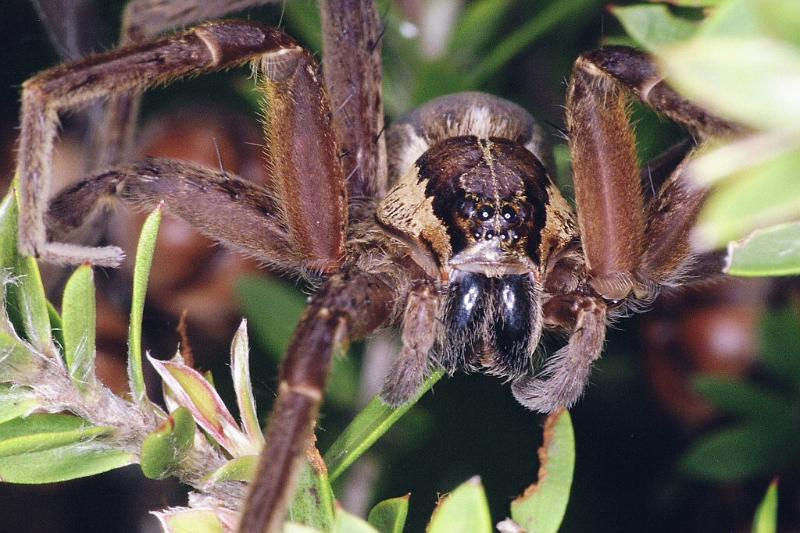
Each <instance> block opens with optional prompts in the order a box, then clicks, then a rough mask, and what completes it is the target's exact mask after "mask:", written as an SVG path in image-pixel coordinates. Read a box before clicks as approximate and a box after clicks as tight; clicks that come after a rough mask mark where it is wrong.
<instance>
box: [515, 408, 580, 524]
mask: <svg viewBox="0 0 800 533" xmlns="http://www.w3.org/2000/svg"><path fill="white" fill-rule="evenodd" d="M574 470H575V434H574V432H573V429H572V420H571V419H570V416H569V412H567V411H566V410H561V411H558V412H555V413H553V414H551V415H550V416H548V417H547V420H546V421H545V424H544V442H543V443H542V446H541V448H539V479H538V481H537V482H536V484H534V485H531V486H530V487H528V488H527V489H526V490H525V492H524V493H523V494H522V495H521V496H520V497H518V498H517V499H515V500H514V501H513V502H511V518H512V519H513V520H514V522H516V523H517V524H519V525H520V526H522V527H523V528H524V529H525V530H526V531H528V532H529V533H555V532H556V531H558V528H559V526H560V525H561V521H562V520H563V519H564V513H565V512H566V510H567V503H568V502H569V494H570V489H571V488H572V474H573V472H574Z"/></svg>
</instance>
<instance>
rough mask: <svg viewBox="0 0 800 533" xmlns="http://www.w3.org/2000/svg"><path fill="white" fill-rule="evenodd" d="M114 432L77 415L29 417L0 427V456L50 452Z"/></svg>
mask: <svg viewBox="0 0 800 533" xmlns="http://www.w3.org/2000/svg"><path fill="white" fill-rule="evenodd" d="M113 431H114V428H110V427H102V426H92V425H91V424H90V423H89V422H87V421H86V420H83V419H82V418H78V417H76V416H71V415H52V414H41V413H40V414H32V415H30V416H28V417H26V418H15V419H13V420H9V421H7V422H4V423H2V424H0V457H7V456H10V455H20V454H24V453H28V452H38V451H42V450H49V449H51V448H57V447H60V446H64V445H65V444H74V443H77V442H82V441H85V440H90V439H94V438H96V437H99V436H102V435H108V434H109V433H112V432H113Z"/></svg>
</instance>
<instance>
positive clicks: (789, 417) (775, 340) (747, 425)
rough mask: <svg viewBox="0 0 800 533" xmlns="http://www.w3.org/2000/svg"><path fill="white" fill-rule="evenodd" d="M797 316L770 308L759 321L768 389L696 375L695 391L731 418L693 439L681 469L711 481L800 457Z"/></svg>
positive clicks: (750, 474)
mask: <svg viewBox="0 0 800 533" xmlns="http://www.w3.org/2000/svg"><path fill="white" fill-rule="evenodd" d="M798 330H800V321H798V317H797V315H796V314H795V313H794V312H793V311H791V310H786V311H784V312H777V313H770V314H768V315H766V316H765V318H764V320H763V322H762V325H761V338H762V343H761V346H762V361H763V362H764V366H765V372H766V373H767V374H768V378H769V380H770V381H771V382H772V383H774V385H773V386H772V387H770V388H767V387H764V386H761V385H756V384H752V383H747V382H743V381H740V380H733V379H731V378H719V377H701V378H698V379H696V380H695V388H696V390H697V391H698V392H699V393H700V394H702V395H703V397H705V398H706V399H707V400H708V401H709V402H710V403H711V404H713V405H714V406H716V407H717V408H719V409H720V410H722V411H723V412H725V413H728V414H730V415H731V417H732V418H733V421H732V422H731V423H730V424H729V425H727V426H724V427H722V428H719V429H717V430H716V431H713V432H711V433H709V434H707V435H705V436H703V438H701V439H700V440H698V441H697V442H696V443H694V444H693V446H692V447H691V448H690V449H689V450H688V451H687V453H686V454H685V455H684V457H683V458H682V460H681V468H682V470H683V471H684V472H685V473H686V474H688V475H690V476H692V477H695V478H699V479H705V480H715V481H730V480H740V479H751V478H755V477H759V476H764V475H771V474H773V473H775V472H776V471H779V470H780V469H781V468H783V467H785V466H786V465H787V464H790V463H792V462H793V461H797V459H798V458H800V440H798V439H797V431H796V428H797V427H798V426H800V412H798V410H797V406H798V405H800V372H799V371H798V365H797V361H798V359H800V344H798V342H797V331H798Z"/></svg>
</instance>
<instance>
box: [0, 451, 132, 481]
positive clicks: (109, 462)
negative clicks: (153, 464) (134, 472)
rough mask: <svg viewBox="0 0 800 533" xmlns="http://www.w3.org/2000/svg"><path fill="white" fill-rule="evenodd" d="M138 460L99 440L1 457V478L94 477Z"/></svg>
mask: <svg viewBox="0 0 800 533" xmlns="http://www.w3.org/2000/svg"><path fill="white" fill-rule="evenodd" d="M135 462H136V456H135V455H134V454H131V453H127V452H123V451H121V450H119V449H114V448H111V447H109V446H107V445H105V444H100V443H97V442H91V441H90V442H77V443H75V444H69V445H66V446H61V447H58V448H51V449H49V450H44V451H40V452H30V453H23V454H19V455H11V456H7V457H0V480H2V481H5V482H7V483H31V484H40V483H56V482H58V481H67V480H70V479H77V478H82V477H88V476H93V475H95V474H101V473H103V472H108V471H109V470H114V469H116V468H121V467H123V466H127V465H129V464H132V463H135Z"/></svg>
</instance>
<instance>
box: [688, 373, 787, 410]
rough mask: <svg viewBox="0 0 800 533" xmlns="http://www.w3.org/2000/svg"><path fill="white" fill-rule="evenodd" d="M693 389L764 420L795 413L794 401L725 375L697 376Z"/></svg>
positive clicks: (721, 404) (714, 401) (724, 406)
mask: <svg viewBox="0 0 800 533" xmlns="http://www.w3.org/2000/svg"><path fill="white" fill-rule="evenodd" d="M692 388H693V389H694V390H696V391H697V392H698V393H699V394H701V395H702V396H703V397H704V398H705V399H706V400H708V401H710V402H711V403H712V404H714V405H715V406H717V407H719V408H720V409H722V410H723V411H725V412H727V413H731V414H737V415H741V416H746V417H751V418H755V419H760V418H763V417H765V416H772V417H777V418H782V419H785V418H786V417H788V416H790V415H791V413H792V401H791V400H790V399H788V398H784V397H782V396H780V395H778V394H776V393H775V392H773V390H771V389H767V388H764V387H759V386H757V385H753V384H751V383H745V382H743V381H738V380H736V379H734V378H730V377H722V376H702V375H701V376H695V377H694V378H693V379H692Z"/></svg>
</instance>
